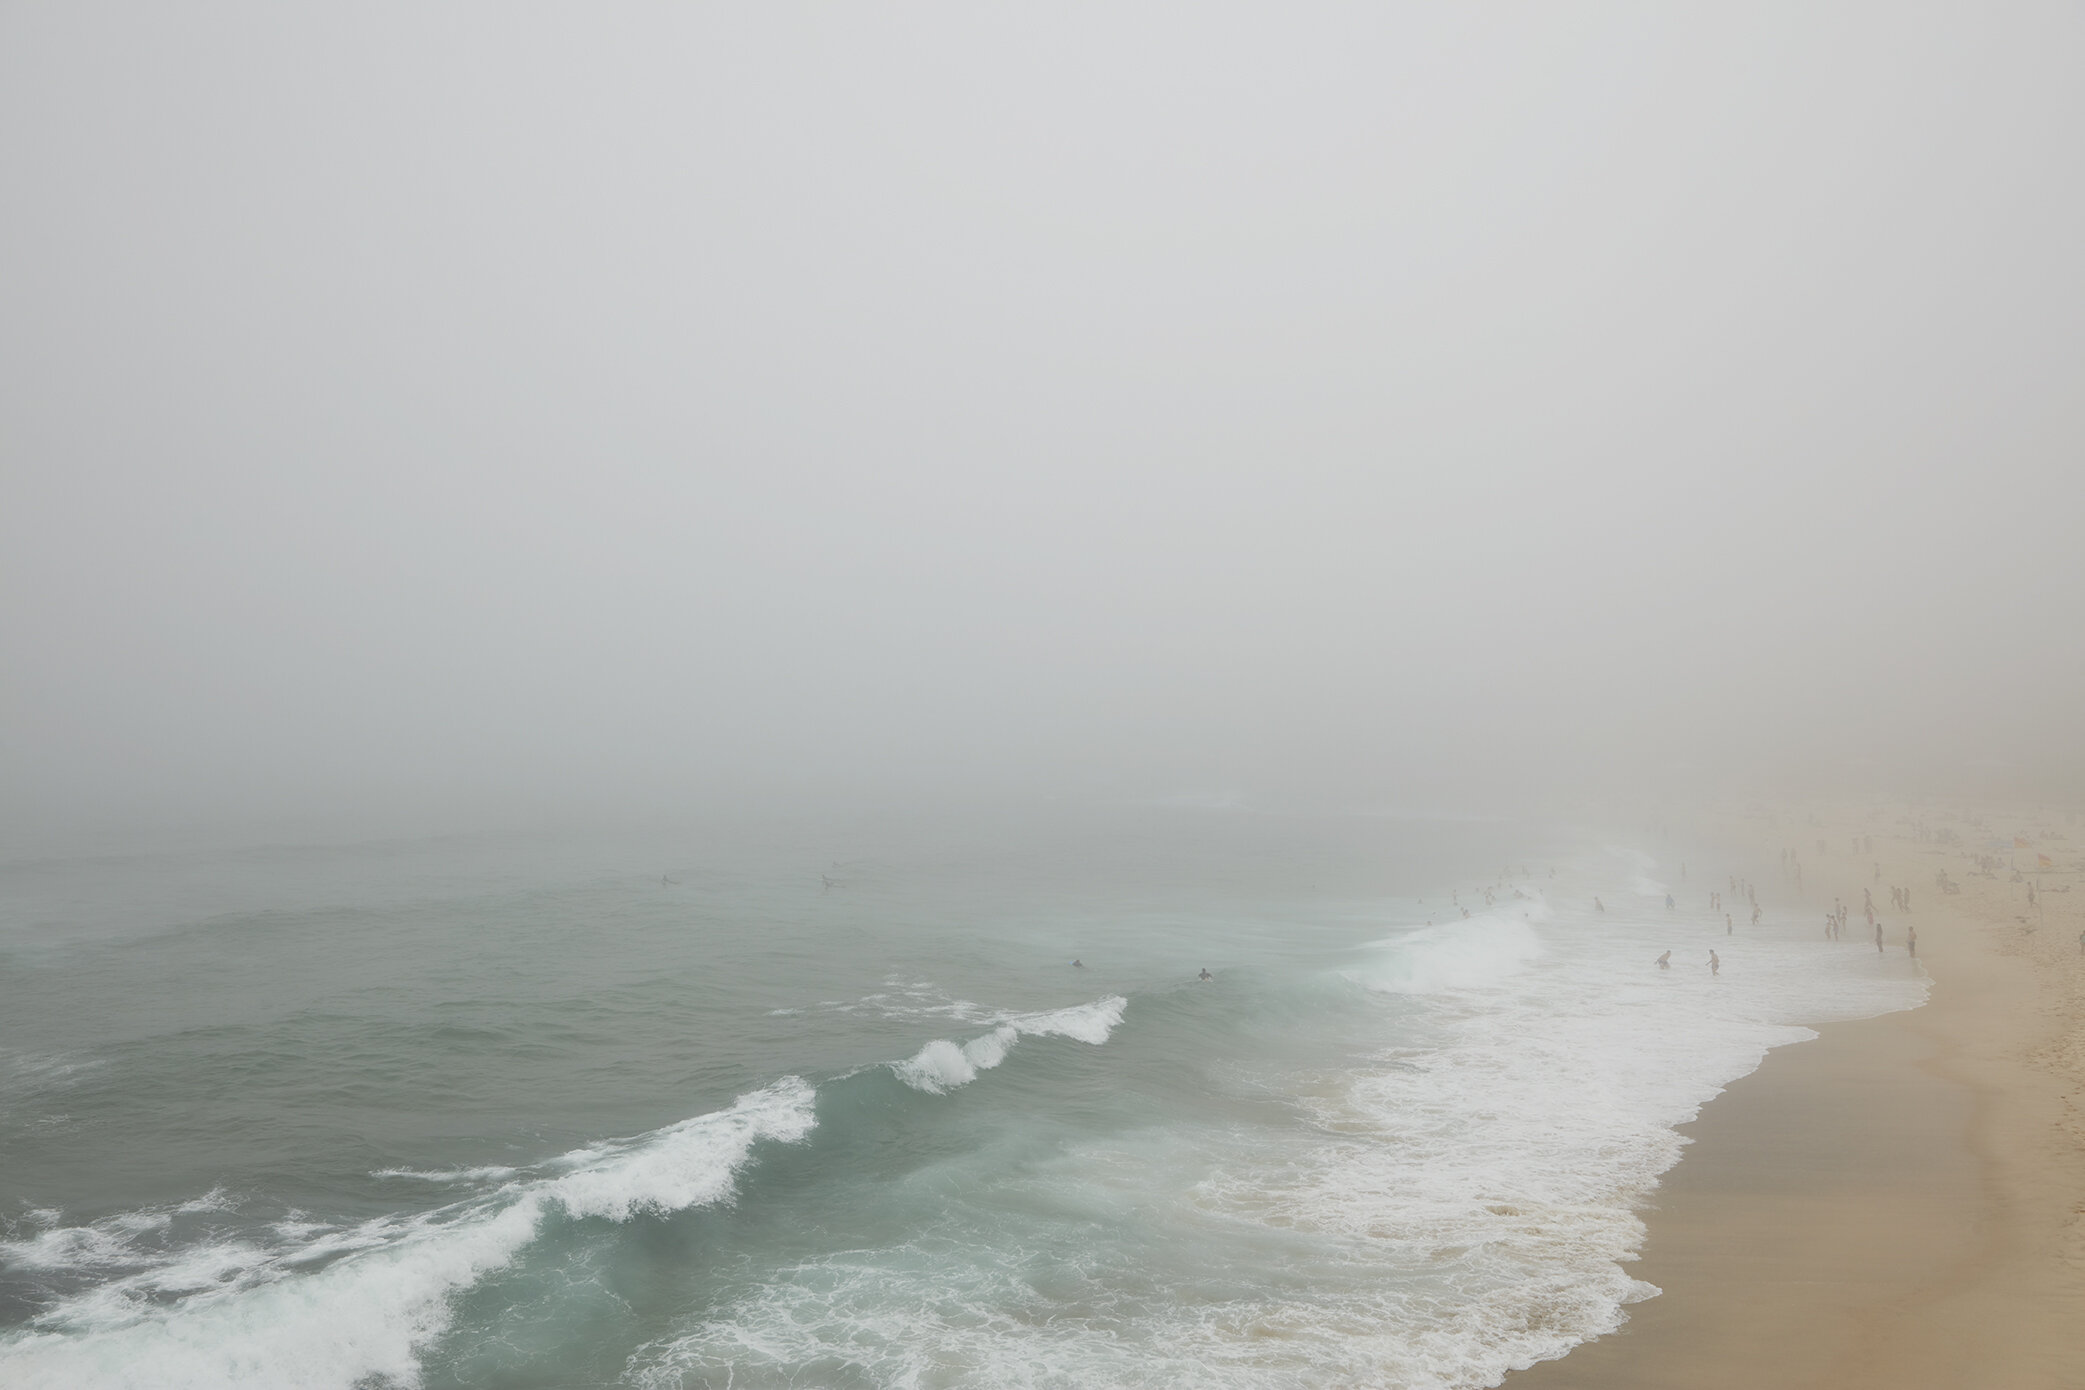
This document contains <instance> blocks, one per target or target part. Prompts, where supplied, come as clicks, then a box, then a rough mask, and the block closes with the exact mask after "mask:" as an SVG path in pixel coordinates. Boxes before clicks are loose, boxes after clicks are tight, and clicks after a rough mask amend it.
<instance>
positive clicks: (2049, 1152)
mask: <svg viewBox="0 0 2085 1390" xmlns="http://www.w3.org/2000/svg"><path fill="white" fill-rule="evenodd" d="M1737 828H1738V827H1733V829H1737ZM1810 833H1811V832H1808V831H1806V832H1805V834H1806V835H1808V834H1810ZM1830 833H1831V834H1836V835H1838V836H1839V838H1838V840H1837V843H1845V842H1846V841H1847V838H1848V836H1847V835H1846V834H1845V833H1842V831H1840V830H1838V829H1835V830H1833V831H1832V832H1830ZM1871 833H1872V832H1871ZM1876 840H1877V844H1876V852H1875V853H1874V854H1873V855H1864V856H1863V857H1862V859H1861V860H1860V861H1859V862H1858V863H1856V862H1854V861H1853V860H1852V859H1851V857H1850V856H1849V857H1848V859H1846V860H1845V861H1843V862H1834V861H1832V860H1830V859H1829V858H1827V859H1825V860H1824V861H1823V862H1822V863H1820V864H1818V865H1816V866H1815V867H1811V866H1810V865H1809V864H1807V863H1806V877H1807V878H1808V879H1809V882H1808V884H1807V885H1806V886H1807V888H1808V889H1809V891H1808V893H1807V894H1806V895H1805V898H1806V899H1807V900H1812V901H1815V902H1816V903H1818V904H1819V906H1818V908H1817V915H1818V917H1819V920H1820V923H1821V921H1822V916H1823V911H1824V907H1823V904H1825V903H1827V902H1828V901H1829V900H1830V897H1831V895H1832V893H1834V892H1837V893H1838V894H1840V895H1841V896H1843V897H1845V898H1846V899H1847V900H1848V901H1849V902H1851V903H1852V904H1854V905H1855V908H1856V911H1855V914H1854V919H1853V921H1852V922H1851V923H1850V924H1849V927H1848V933H1847V934H1848V937H1849V938H1850V940H1849V941H1848V942H1847V943H1846V947H1845V948H1846V949H1848V950H1854V949H1872V948H1871V947H1868V946H1866V945H1864V944H1857V943H1862V942H1865V941H1867V940H1869V939H1872V938H1871V937H1870V936H1869V934H1868V928H1867V926H1866V922H1865V921H1864V920H1863V918H1862V917H1861V915H1860V913H1859V911H1858V906H1859V903H1860V900H1861V899H1860V889H1861V887H1862V886H1866V885H1870V884H1872V872H1873V870H1872V866H1873V865H1875V864H1878V863H1879V864H1880V865H1881V866H1882V868H1883V871H1884V884H1885V885H1887V884H1890V883H1908V884H1910V885H1911V886H1912V890H1913V894H1914V898H1913V907H1914V912H1913V913H1912V916H1911V919H1910V920H1911V921H1912V922H1913V923H1915V924H1916V925H1917V927H1918V932H1919V946H1920V957H1921V959H1922V960H1923V961H1924V962H1925V964H1926V967H1927V970H1928V972H1929V973H1930V974H1931V976H1932V977H1933V981H1934V985H1933V993H1932V999H1931V1002H1930V1003H1928V1004H1927V1006H1926V1007H1925V1008H1922V1009H1917V1010H1913V1011H1910V1012H1907V1013H1901V1014H1892V1015H1888V1016H1885V1017H1882V1018H1877V1019H1868V1020H1863V1021H1859V1022H1853V1023H1840V1024H1831V1025H1827V1026H1825V1027H1824V1028H1822V1029H1820V1034H1821V1036H1820V1037H1819V1038H1818V1039H1817V1040H1816V1041H1814V1042H1809V1043H1803V1044H1800V1045H1796V1046H1791V1047H1785V1048H1781V1049H1778V1050H1776V1051H1775V1052H1773V1053H1770V1054H1769V1055H1768V1057H1767V1059H1766V1061H1765V1063H1764V1064H1763V1065H1762V1066H1761V1067H1760V1069H1759V1070H1758V1071H1757V1072H1755V1073H1753V1074H1752V1075H1751V1076H1748V1077H1745V1078H1743V1079H1742V1080H1740V1081H1738V1082H1736V1083H1734V1084H1733V1085H1732V1086H1731V1087H1730V1088H1729V1089H1728V1090H1727V1091H1726V1092H1725V1093H1724V1094H1723V1095H1722V1096H1720V1097H1718V1098H1717V1099H1716V1100H1714V1101H1712V1102H1711V1103H1710V1104H1709V1105H1708V1106H1707V1107H1705V1108H1704V1110H1703V1112H1702V1114H1701V1117H1700V1119H1698V1120H1697V1121H1696V1122H1695V1123H1694V1124H1692V1125H1690V1126H1688V1127H1687V1130H1686V1133H1687V1134H1688V1135H1689V1137H1690V1138H1691V1139H1692V1140H1693V1141H1694V1142H1693V1143H1692V1144H1691V1145H1690V1147H1689V1148H1688V1150H1687V1153H1686V1156H1685V1157H1684V1158H1683V1159H1682V1160H1681V1162H1680V1164H1679V1166H1678V1167H1677V1168H1675V1169H1674V1170H1673V1171H1672V1172H1671V1173H1669V1174H1667V1176H1666V1178H1665V1180H1664V1182H1663V1183H1662V1184H1661V1186H1660V1188H1659V1190H1658V1192H1657V1193H1656V1194H1655V1197H1654V1199H1653V1206H1652V1207H1651V1209H1649V1210H1648V1211H1646V1213H1645V1220H1646V1222H1647V1224H1648V1226H1649V1232H1650V1234H1649V1239H1648V1241H1647V1242H1646V1244H1645V1247H1644V1251H1643V1258H1642V1260H1641V1261H1640V1262H1639V1263H1638V1264H1637V1265H1636V1266H1635V1267H1634V1268H1633V1269H1632V1273H1634V1274H1635V1275H1636V1277H1638V1278H1640V1279H1643V1280H1646V1281H1648V1282H1650V1283H1652V1284H1655V1285H1657V1286H1658V1287H1659V1288H1661V1289H1662V1290H1663V1291H1664V1292H1663V1293H1662V1294H1661V1295H1660V1296H1659V1297H1656V1298H1653V1299H1649V1300H1647V1301H1645V1302H1643V1303H1639V1304H1636V1305H1634V1306H1633V1307H1632V1308H1631V1309H1630V1310H1629V1312H1630V1317H1629V1321H1628V1323H1627V1324H1626V1325H1625V1326H1624V1327H1623V1328H1622V1329H1621V1330H1620V1331H1619V1332H1616V1333H1614V1334H1612V1335H1610V1336H1608V1337H1605V1338H1602V1339H1600V1340H1599V1341H1597V1342H1593V1343H1589V1344H1587V1345H1585V1346H1583V1347H1580V1348H1579V1349H1577V1350H1576V1351H1574V1352H1572V1353H1571V1354H1570V1355H1569V1356H1568V1357H1565V1358H1564V1359H1562V1360H1560V1361H1554V1362H1548V1363H1545V1364H1543V1365H1540V1366H1536V1367H1534V1368H1532V1369H1531V1370H1528V1371H1524V1372H1519V1373H1516V1374H1514V1375H1511V1376H1509V1377H1507V1379H1506V1382H1505V1386H1506V1390H1596V1388H1597V1390H1638V1388H1639V1387H1640V1388H1641V1390H1652V1388H1653V1387H1655V1388H1656V1390H1671V1388H1673V1387H1690V1388H1694V1387H1698V1388H1699V1390H1722V1387H1730V1390H1737V1388H1738V1387H1745V1390H1762V1388H1763V1387H1764V1388H1765V1390H1781V1388H1783V1387H1786V1388H1787V1390H1796V1388H1797V1387H1812V1386H1814V1387H1827V1386H1829V1387H1834V1390H1855V1388H1856V1387H1877V1388H1878V1390H1879V1388H1880V1387H1891V1390H1914V1388H1921V1390H1922V1388H1923V1387H1933V1388H1934V1390H1939V1388H1940V1387H1962V1390H2078V1387H2085V1239H2081V1237H2085V1123H2081V1105H2085V956H2080V955H2077V951H2078V946H2077V933H2078V931H2079V930H2080V923H2078V922H2076V921H2073V920H2072V918H2074V917H2078V916H2081V915H2085V914H2081V913H2080V912H2079V910H2078V908H2077V907H2073V906H2072V904H2071V901H2070V898H2069V897H2068V896H2067V897H2066V898H2065V899H2064V900H2063V902H2062V905H2061V907H2060V908H2059V907H2057V906H2056V903H2057V899H2056V898H2055V897H2054V896H2053V895H2051V896H2047V897H2044V899H2043V900H2042V903H2041V904H2040V905H2039V906H2040V907H2041V908H2042V913H2041V920H2040V922H2039V924H2038V925H2036V926H2035V928H2034V929H2033V930H2028V924H2027V923H2023V922H2022V921H2021V920H2020V918H2021V917H2022V916H2023V915H2024V914H2023V911H2022V909H2023V908H2024V903H2023V902H2022V900H2021V899H2022V890H2021V886H2020V885H2017V884H2012V883H2010V882H2009V881H2008V880H2006V879H2000V880H1995V881H1994V880H1986V879H1982V878H1975V879H1972V878H1970V877H1968V876H1967V875H1965V873H1964V871H1963V868H1962V851H1961V849H1960V847H1959V846H1951V847H1934V846H1929V845H1925V844H1921V843H1916V842H1913V841H1911V840H1910V839H1909V837H1903V838H1902V839H1901V841H1900V840H1899V839H1898V838H1897V837H1891V842H1890V843H1888V844H1885V842H1884V836H1883V835H1881V834H1879V833H1878V834H1877V835H1876ZM1769 853H1770V854H1771V851H1770V852H1769ZM2074 857H2075V851H2070V852H2067V853H2066V854H2065V855H2064V858H2065V859H2066V860H2067V861H2068V860H2070V859H2072V858H2074ZM2029 858H2030V862H2032V855H2030V856H2029ZM1938 868H1946V869H1947V870H1948V871H1949V872H1950V873H1951V874H1952V875H1953V876H1954V877H1955V879H1956V880H1957V881H1958V882H1959V883H1960V884H1961V885H1962V887H1963V892H1962V893H1960V894H1959V895H1945V896H1944V895H1941V894H1940V893H1939V892H1938V891H1937V890H1936V889H1935V888H1934V886H1933V876H1934V873H1935V871H1936V869H1938ZM2072 877H2073V878H2074V879H2075V878H2076V877H2078V876H2077V875H2073V876H2072ZM1874 891H1875V892H1876V894H1877V899H1878V901H1877V908H1878V912H1881V911H1882V904H1883V903H1885V902H1887V900H1888V899H1887V894H1886V892H1885V889H1884V887H1883V886H1875V887H1874ZM1790 893H1791V895H1792V890H1790ZM2078 897H2079V904H2080V905H2081V906H2085V895H2078ZM1882 915H1883V920H1884V924H1885V936H1886V939H1887V943H1888V947H1889V949H1890V950H1891V951H1893V952H1898V953H1901V952H1902V951H1903V944H1902V941H1903V935H1902V923H1901V914H1898V913H1895V912H1893V911H1892V912H1885V913H1883V914H1882ZM2030 920H2031V919H2030ZM2066 924H2067V925H2066ZM2065 946H2068V947H2069V951H2068V952H2066V951H2065V950H2064V949H2063V948H2064V947H2065Z"/></svg>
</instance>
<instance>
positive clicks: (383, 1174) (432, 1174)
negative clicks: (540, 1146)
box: [369, 1164, 520, 1182]
mask: <svg viewBox="0 0 2085 1390" xmlns="http://www.w3.org/2000/svg"><path fill="white" fill-rule="evenodd" d="M518 1172H520V1169H518V1168H502V1167H500V1166H499V1165H498V1164H490V1165H487V1166H485V1167H482V1168H424V1169H423V1168H379V1169H377V1170H376V1171H375V1172H373V1173H371V1174H370V1175H369V1176H371V1177H372V1178H411V1179H413V1180H415V1181H417V1182H499V1181H502V1180H504V1179H506V1178H511V1177H513V1176H515V1175H516V1174H517V1173H518Z"/></svg>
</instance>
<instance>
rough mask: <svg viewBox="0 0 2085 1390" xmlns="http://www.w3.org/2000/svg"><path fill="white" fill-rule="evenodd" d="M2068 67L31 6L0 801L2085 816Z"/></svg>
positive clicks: (1433, 28)
mask: <svg viewBox="0 0 2085 1390" xmlns="http://www.w3.org/2000/svg"><path fill="white" fill-rule="evenodd" d="M2081 73H2085V10H2081V9H2080V8H2079V7H2078V6H2077V5H2075V4H2069V3H2064V4H1980V5H1963V4H1958V3H1950V4H1944V5H1919V4H1906V3H1889V4H1877V5H1865V6H1863V5H1818V4H1812V3H1801V4H1781V5H1776V4H1757V3H1745V4H1728V5H1724V6H1721V7H1710V6H1700V5H1688V6H1673V5H1653V4H1644V5H1640V6H1602V5H1589V4H1568V5H1539V6H1538V5H1505V4H1493V5H1485V4H1440V5H1429V6H1412V5H1382V4H1369V5H1356V6H1352V7H1340V6H1322V5H1320V6H1297V5H1280V6H1275V5H1268V6H1260V7H1254V8H1251V9H1245V8H1241V7H1234V6H1210V5H1186V4H1183V5H1179V6H1173V7H1159V6H1148V5H1125V4H1115V3H1111V4H1106V5H1099V4H1094V5H1076V4H1052V5H1047V6H1027V7H1014V6H976V5H956V4H949V5H932V6H922V5H886V4H876V5H820V6H798V5H786V4H772V3H762V4H744V5H737V6H725V5H698V4H679V3H676V4H660V5H644V4H604V5H577V4H575V5H564V6H554V7H553V6H532V5H513V4H504V3H502V4H484V5H468V4H450V5H424V4H399V5H387V4H365V3H357V4H340V5H333V6H319V5H280V4H264V3H254V4H251V5H224V4H213V3H190V4H182V5H158V4H144V3H135V4H127V5H109V4H95V3H83V0H59V2H56V3H27V2H26V0H5V3H0V585H4V588H0V652H4V657H0V797H4V800H5V803H6V805H5V810H6V811H7V812H8V813H10V814H11V815H13V816H15V817H16V818H17V819H30V820H35V819H48V818H60V819H62V818H65V817H74V816H116V815H141V816H179V815H185V814H199V815H200V814H215V813H218V812H220V811H224V810H227V809H234V810H240V811H242V812H259V813H268V812H270V811H271V810H273V809H278V808H291V807H296V806H309V805H314V804H356V805H362V806H372V807H378V808H381V807H384V806H391V805H396V806H404V805H413V806H419V807H425V806H428V805H439V806H444V807H450V808H454V809H455V810H456V813H457V814H459V815H466V816H467V815H468V814H470V808H472V807H489V806H499V807H511V806H515V805H530V804H539V803H541V804H563V803H566V802H571V803H573V804H578V803H583V802H591V801H604V800H605V801H614V800H617V799H619V798H624V797H630V798H640V799H651V800H655V801H660V802H674V801H677V800H683V799H684V800H687V801H689V802H691V803H694V802H717V803H720V804H729V803H730V802H731V801H732V800H733V799H734V798H738V797H747V798H782V799H787V798H792V797H807V798H818V797H825V796H860V795H865V794H866V795H870V796H884V797H894V798H902V797H906V796H912V795H922V796H924V795H928V794H936V795H938V794H942V793H946V792H950V791H954V792H956V793H959V794H964V793H966V792H968V791H985V792H990V793H992V794H994V795H998V794H1007V793H1011V794H1016V795H1028V794H1036V793H1044V792H1048V793H1055V794H1059V795H1069V796H1097V797H1140V796H1176V795H1222V794H1226V793H1238V794H1242V795H1245V796H1248V797H1259V798H1268V799H1279V798H1292V799H1293V798H1319V799H1330V800H1335V801H1342V802H1350V803H1355V804H1416V803H1421V802H1424V803H1427V804H1443V803H1445V802H1451V801H1455V800H1456V799H1457V798H1458V797H1460V798H1461V799H1462V800H1463V801H1464V802H1476V801H1481V800H1482V799H1483V798H1484V797H1486V796H1493V795H1496V794H1499V792H1500V791H1501V789H1509V788H1511V787H1513V786H1515V785H1518V784H1520V783H1522V782H1526V783H1529V784H1533V783H1537V782H1540V783H1544V784H1548V785H1552V786H1558V785H1561V786H1569V785H1573V784H1576V783H1585V784H1587V785H1591V784H1592V783H1593V782H1597V781H1600V780H1601V779H1612V778H1614V777H1616V776H1620V775H1625V774H1626V775H1629V776H1634V775H1638V774H1644V775H1650V774H1652V773H1658V772H1659V771H1660V770H1663V772H1664V774H1666V775H1669V774H1670V773H1671V772H1672V770H1673V769H1675V768H1681V769H1688V768H1699V769H1702V772H1701V774H1700V775H1701V776H1702V777H1704V778H1706V779H1710V780H1714V779H1716V778H1726V779H1729V778H1735V779H1737V780H1740V781H1742V780H1745V779H1747V778H1751V779H1757V778H1759V777H1762V776H1765V775H1768V774H1770V773H1771V774H1773V775H1786V776H1801V775H1805V770H1807V771H1808V773H1810V774H1814V773H1815V772H1816V770H1817V769H1819V768H1826V769H1829V770H1831V775H1832V776H1834V777H1840V776H1843V777H1846V778H1850V779H1853V780H1855V781H1858V780H1859V779H1861V778H1863V777H1869V778H1873V779H1875V780H1878V781H1883V780H1894V781H1896V782H1899V783H1906V784H1912V783H1917V782H1919V781H1920V779H1927V780H1930V781H1933V782H1934V783H1935V784H1936V785H1938V784H1939V783H1940V782H1944V781H1946V780H1947V779H1948V778H1951V777H1958V776H1959V775H1960V774H1961V773H1962V770H1963V769H1964V768H1967V767H1984V768H2002V767H2008V766H2009V767H2011V768H2012V769H2014V770H2015V771H2019V772H2022V773H2023V775H2025V774H2028V773H2032V774H2033V775H2035V776H2043V775H2044V774H2047V773H2049V772H2050V770H2051V769H2054V770H2055V772H2057V773H2061V774H2062V775H2063V776H2068V777H2071V778H2073V779H2075V777H2076V775H2077V773H2078V771H2079V769H2080V766H2081V759H2080V755H2081V752H2085V732H2081V710H2085V536H2081V524H2085V268H2081V257H2085V193H2081V175H2085V80H2081V77H2080V74H2081ZM2066 770H2067V771H2066ZM1686 775H1689V776H1692V775H1694V774H1693V773H1692V772H1688V773H1687V774H1686Z"/></svg>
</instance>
